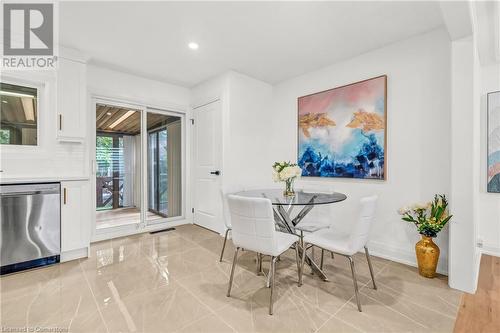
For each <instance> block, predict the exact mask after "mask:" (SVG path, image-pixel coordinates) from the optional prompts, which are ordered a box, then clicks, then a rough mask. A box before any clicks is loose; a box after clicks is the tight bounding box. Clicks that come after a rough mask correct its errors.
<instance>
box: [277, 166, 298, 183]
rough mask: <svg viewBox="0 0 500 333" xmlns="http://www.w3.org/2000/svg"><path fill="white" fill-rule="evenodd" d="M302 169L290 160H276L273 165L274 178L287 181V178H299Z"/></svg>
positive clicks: (278, 180)
mask: <svg viewBox="0 0 500 333" xmlns="http://www.w3.org/2000/svg"><path fill="white" fill-rule="evenodd" d="M301 175H302V169H301V168H300V167H299V166H298V165H297V164H293V163H290V162H276V163H274V165H273V179H274V181H275V182H286V181H287V180H291V179H295V178H299V177H300V176H301Z"/></svg>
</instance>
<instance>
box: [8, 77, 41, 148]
mask: <svg viewBox="0 0 500 333" xmlns="http://www.w3.org/2000/svg"><path fill="white" fill-rule="evenodd" d="M0 85H1V86H0V88H1V89H0V90H1V91H0V98H1V103H0V105H1V112H0V144H3V145H27V146H36V145H37V144H38V135H37V134H38V132H37V128H38V90H37V89H36V88H33V87H26V86H19V85H14V84H9V83H4V82H2V83H0Z"/></svg>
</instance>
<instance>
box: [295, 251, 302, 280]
mask: <svg viewBox="0 0 500 333" xmlns="http://www.w3.org/2000/svg"><path fill="white" fill-rule="evenodd" d="M295 261H296V262H297V275H298V278H299V287H300V269H301V267H300V255H299V242H297V243H295Z"/></svg>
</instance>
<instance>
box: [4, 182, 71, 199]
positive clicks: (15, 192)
mask: <svg viewBox="0 0 500 333" xmlns="http://www.w3.org/2000/svg"><path fill="white" fill-rule="evenodd" d="M59 193H61V191H60V185H59V183H51V184H23V185H2V186H0V195H1V196H2V197H4V196H5V197H7V196H9V197H11V196H20V195H37V194H59Z"/></svg>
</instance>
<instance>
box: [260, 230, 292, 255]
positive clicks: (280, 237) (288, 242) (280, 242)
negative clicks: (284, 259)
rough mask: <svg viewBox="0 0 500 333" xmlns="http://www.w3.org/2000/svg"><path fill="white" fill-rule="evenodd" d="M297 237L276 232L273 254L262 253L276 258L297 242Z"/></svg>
mask: <svg viewBox="0 0 500 333" xmlns="http://www.w3.org/2000/svg"><path fill="white" fill-rule="evenodd" d="M298 240H299V237H298V236H296V235H293V234H288V233H285V232H279V231H277V232H276V249H275V252H274V253H264V254H267V255H270V256H274V257H277V256H279V255H280V254H282V253H283V252H285V251H286V250H288V249H289V248H290V246H292V245H293V243H295V242H297V241H298Z"/></svg>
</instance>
